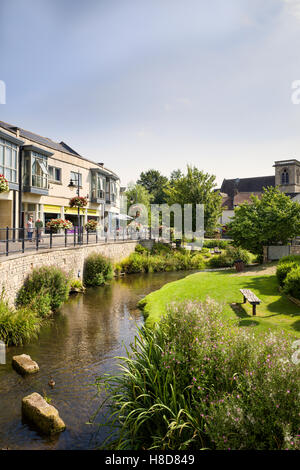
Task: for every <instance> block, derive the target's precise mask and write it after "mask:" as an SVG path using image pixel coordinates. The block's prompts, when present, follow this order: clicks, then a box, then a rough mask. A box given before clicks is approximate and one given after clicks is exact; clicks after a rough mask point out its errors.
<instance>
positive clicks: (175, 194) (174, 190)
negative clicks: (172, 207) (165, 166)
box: [165, 165, 222, 232]
mask: <svg viewBox="0 0 300 470" xmlns="http://www.w3.org/2000/svg"><path fill="white" fill-rule="evenodd" d="M215 186H216V178H215V176H214V175H209V174H208V173H204V172H202V171H201V170H198V168H196V167H191V166H189V165H188V166H187V172H186V174H183V173H182V172H181V171H180V170H176V171H173V173H172V178H171V180H170V182H169V184H168V186H167V188H166V189H165V194H166V197H167V202H168V204H176V203H177V204H180V205H181V206H182V207H184V204H193V205H194V207H195V205H196V204H204V230H205V231H206V232H208V231H213V230H214V229H215V228H216V227H217V225H218V219H219V217H220V216H221V214H222V209H221V203H222V198H221V196H220V195H219V193H218V192H216V191H214V188H215ZM194 218H195V217H193V219H194Z"/></svg>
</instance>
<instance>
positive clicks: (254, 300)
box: [240, 289, 261, 315]
mask: <svg viewBox="0 0 300 470" xmlns="http://www.w3.org/2000/svg"><path fill="white" fill-rule="evenodd" d="M240 292H241V293H242V294H243V296H244V302H243V303H244V304H245V303H246V302H247V300H248V302H249V304H251V305H252V314H253V315H256V305H259V304H260V303H261V300H260V299H259V298H258V297H256V295H255V294H253V292H252V291H251V290H250V289H240Z"/></svg>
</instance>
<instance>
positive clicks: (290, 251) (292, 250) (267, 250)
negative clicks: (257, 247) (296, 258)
mask: <svg viewBox="0 0 300 470" xmlns="http://www.w3.org/2000/svg"><path fill="white" fill-rule="evenodd" d="M288 255H300V245H275V246H264V263H266V262H268V261H277V260H279V259H280V258H283V257H284V256H288Z"/></svg>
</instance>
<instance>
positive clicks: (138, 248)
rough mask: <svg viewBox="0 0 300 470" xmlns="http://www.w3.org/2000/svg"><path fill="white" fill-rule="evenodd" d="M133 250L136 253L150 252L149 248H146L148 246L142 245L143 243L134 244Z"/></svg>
mask: <svg viewBox="0 0 300 470" xmlns="http://www.w3.org/2000/svg"><path fill="white" fill-rule="evenodd" d="M135 251H136V253H140V254H147V253H150V250H148V248H146V247H144V246H143V245H140V244H138V245H136V247H135Z"/></svg>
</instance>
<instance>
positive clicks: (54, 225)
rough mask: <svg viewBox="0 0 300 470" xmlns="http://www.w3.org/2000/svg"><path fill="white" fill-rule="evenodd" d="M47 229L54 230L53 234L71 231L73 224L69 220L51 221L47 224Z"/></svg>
mask: <svg viewBox="0 0 300 470" xmlns="http://www.w3.org/2000/svg"><path fill="white" fill-rule="evenodd" d="M46 227H47V228H50V229H52V231H53V232H58V231H59V230H71V229H72V228H73V224H72V222H70V221H69V220H64V219H51V220H50V221H49V222H47V224H46Z"/></svg>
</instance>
